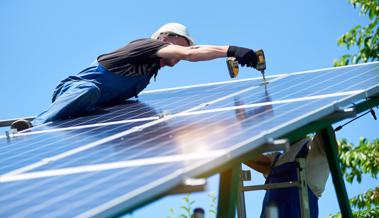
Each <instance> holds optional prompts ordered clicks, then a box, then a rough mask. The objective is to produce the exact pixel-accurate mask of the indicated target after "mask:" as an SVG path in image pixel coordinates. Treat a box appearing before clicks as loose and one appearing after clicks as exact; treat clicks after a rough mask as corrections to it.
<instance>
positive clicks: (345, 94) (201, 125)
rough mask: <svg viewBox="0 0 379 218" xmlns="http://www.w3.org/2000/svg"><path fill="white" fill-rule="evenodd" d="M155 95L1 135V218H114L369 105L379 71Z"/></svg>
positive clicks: (321, 73)
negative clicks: (337, 114) (345, 110)
mask: <svg viewBox="0 0 379 218" xmlns="http://www.w3.org/2000/svg"><path fill="white" fill-rule="evenodd" d="M268 79H269V84H268V85H267V86H264V85H263V84H262V81H261V79H260V78H252V79H245V80H239V81H228V82H221V83H212V84H203V85H196V86H189V87H178V88H173V89H166V90H156V91H148V92H145V93H144V94H141V95H140V97H139V100H138V101H134V100H130V101H126V102H125V103H124V104H121V105H116V106H113V107H109V108H105V109H103V110H100V111H98V112H97V113H95V114H92V115H88V116H85V117H80V118H75V119H71V120H64V121H59V122H58V121H57V122H53V123H50V124H48V125H43V126H39V127H35V128H33V129H32V131H27V132H24V133H19V134H14V135H13V136H11V137H8V138H7V137H6V136H2V137H0V205H1V207H0V217H76V216H77V217H88V216H95V215H97V216H102V217H103V216H110V215H113V214H118V213H120V212H121V211H126V210H128V209H130V208H133V207H135V206H136V205H138V204H140V203H141V202H144V201H147V200H149V199H153V198H154V197H156V196H158V195H160V194H162V193H165V192H166V191H168V190H170V189H172V188H173V187H175V186H177V185H179V184H181V183H182V182H183V181H184V180H185V179H186V178H188V177H196V176H197V175H200V174H202V173H204V172H207V171H208V170H210V169H214V168H216V167H218V166H220V165H221V164H223V163H225V162H226V161H228V160H230V159H233V158H238V156H240V155H242V154H244V153H245V152H247V151H250V150H252V149H254V148H257V147H258V146H260V145H263V144H264V143H265V142H267V140H269V139H270V138H277V137H280V136H281V135H283V134H285V133H288V132H290V131H291V130H294V129H297V128H299V127H301V126H303V125H305V124H307V123H310V122H312V121H315V120H317V119H319V118H321V117H323V116H325V115H328V114H330V113H332V112H333V111H335V110H337V109H338V108H339V107H345V106H348V105H350V104H351V103H353V102H357V101H360V100H364V99H365V98H366V97H369V96H372V95H378V94H379V63H378V62H375V63H371V64H363V65H355V66H349V67H342V68H330V69H324V70H317V71H308V72H301V73H293V74H281V75H275V76H271V77H269V78H268Z"/></svg>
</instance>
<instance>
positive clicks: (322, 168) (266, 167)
mask: <svg viewBox="0 0 379 218" xmlns="http://www.w3.org/2000/svg"><path fill="white" fill-rule="evenodd" d="M300 156H302V157H304V156H305V158H306V159H305V170H306V179H307V182H308V198H309V208H310V215H311V217H312V218H317V217H318V198H320V197H321V194H322V192H323V191H324V189H325V185H326V182H327V179H328V175H329V166H328V160H327V158H326V155H325V151H324V143H323V140H322V138H321V136H320V135H319V134H316V135H315V136H314V137H313V139H312V140H309V139H308V138H304V139H301V140H300V141H298V142H296V143H294V144H292V145H291V147H290V150H289V151H288V152H285V153H284V154H280V153H272V154H267V155H261V156H259V157H258V158H255V159H254V160H251V161H248V162H247V163H246V165H248V166H249V167H251V168H253V169H254V170H256V171H258V172H261V173H263V174H264V175H265V177H266V184H271V183H279V182H289V181H297V172H296V162H295V159H296V157H300ZM269 205H275V206H276V207H277V209H278V215H279V217H280V218H287V217H291V218H297V217H298V218H300V217H301V214H300V200H299V191H298V188H282V189H271V190H268V191H266V194H265V197H264V200H263V206H262V212H261V218H265V217H266V216H267V214H266V213H267V211H266V210H265V209H266V207H267V206H269Z"/></svg>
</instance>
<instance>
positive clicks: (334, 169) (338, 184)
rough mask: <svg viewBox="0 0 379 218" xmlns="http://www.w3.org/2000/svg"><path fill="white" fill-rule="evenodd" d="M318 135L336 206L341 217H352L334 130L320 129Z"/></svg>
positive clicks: (329, 128)
mask: <svg viewBox="0 0 379 218" xmlns="http://www.w3.org/2000/svg"><path fill="white" fill-rule="evenodd" d="M320 133H321V137H322V140H323V141H324V145H325V146H324V149H325V153H326V156H327V158H328V164H329V169H330V172H331V174H332V179H333V184H334V190H335V191H336V194H337V199H338V204H339V206H340V209H341V214H342V217H343V218H351V217H353V215H352V212H351V208H350V204H349V198H348V196H347V192H346V188H345V182H344V180H343V177H342V172H341V169H340V162H339V159H338V152H337V147H338V144H337V141H336V138H335V135H334V130H333V128H332V127H331V126H328V127H326V128H323V129H321V131H320Z"/></svg>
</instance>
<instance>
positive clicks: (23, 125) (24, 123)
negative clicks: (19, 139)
mask: <svg viewBox="0 0 379 218" xmlns="http://www.w3.org/2000/svg"><path fill="white" fill-rule="evenodd" d="M31 127H33V125H32V123H31V122H30V121H29V120H16V121H14V122H13V123H12V124H11V129H17V132H20V131H22V130H25V129H29V128H31Z"/></svg>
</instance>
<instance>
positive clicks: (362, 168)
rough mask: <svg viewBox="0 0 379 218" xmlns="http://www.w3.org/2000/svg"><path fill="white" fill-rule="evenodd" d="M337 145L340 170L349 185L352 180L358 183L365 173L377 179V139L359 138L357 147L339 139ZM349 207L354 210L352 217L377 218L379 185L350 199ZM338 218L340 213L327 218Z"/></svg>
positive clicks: (378, 158) (378, 144)
mask: <svg viewBox="0 0 379 218" xmlns="http://www.w3.org/2000/svg"><path fill="white" fill-rule="evenodd" d="M338 145H339V146H338V156H339V158H340V160H341V170H342V173H343V174H344V176H345V178H346V180H347V181H348V182H349V183H352V182H354V180H356V181H357V182H358V183H360V182H361V181H362V174H366V173H368V174H370V175H371V176H372V177H373V178H377V175H378V172H379V171H378V170H379V139H375V140H373V141H372V142H370V141H368V140H367V139H365V138H361V139H360V141H359V145H358V146H354V145H352V144H351V143H348V142H347V140H346V139H340V140H339V141H338ZM350 205H351V206H352V207H353V209H356V211H354V212H353V216H354V217H358V218H368V217H370V218H371V217H379V185H378V186H377V187H375V188H374V189H369V190H367V191H366V192H365V193H363V194H359V195H357V196H355V197H353V198H351V199H350ZM340 217H341V214H340V213H337V214H335V215H332V216H329V218H340Z"/></svg>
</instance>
